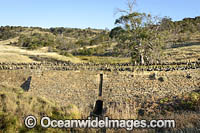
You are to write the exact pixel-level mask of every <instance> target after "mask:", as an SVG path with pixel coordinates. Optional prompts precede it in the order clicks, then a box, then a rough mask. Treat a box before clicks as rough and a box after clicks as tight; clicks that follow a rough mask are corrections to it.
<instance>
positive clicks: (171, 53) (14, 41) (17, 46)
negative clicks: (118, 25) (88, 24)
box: [0, 17, 200, 62]
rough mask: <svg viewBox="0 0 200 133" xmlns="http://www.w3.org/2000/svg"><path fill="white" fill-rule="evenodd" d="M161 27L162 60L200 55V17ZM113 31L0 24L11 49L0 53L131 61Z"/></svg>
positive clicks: (1, 42)
mask: <svg viewBox="0 0 200 133" xmlns="http://www.w3.org/2000/svg"><path fill="white" fill-rule="evenodd" d="M159 26H160V28H159V29H160V31H159V32H160V34H163V35H166V36H165V44H164V46H163V49H162V51H163V54H162V56H160V59H159V60H160V61H161V60H162V61H184V60H187V61H189V60H198V59H199V58H200V57H199V56H200V55H199V45H200V19H199V17H196V18H185V19H183V20H182V21H175V22H173V21H171V19H169V18H163V19H162V21H161V24H160V25H159ZM115 32H117V31H115ZM113 34H116V33H114V32H113V30H111V31H109V30H99V29H91V28H87V29H77V28H63V27H58V28H49V29H44V28H40V27H20V26H17V27H16V26H15V27H14V26H5V27H0V47H1V51H0V52H1V53H5V51H7V52H8V53H7V55H5V54H4V55H2V56H1V58H3V59H1V60H2V61H6V57H7V61H8V60H10V61H11V60H12V59H11V58H12V56H15V57H16V59H19V60H20V58H21V59H23V60H24V61H25V62H32V61H42V60H46V61H72V62H85V61H86V62H88V61H89V62H104V60H102V57H103V58H104V59H105V62H109V61H108V60H112V59H114V60H117V61H119V62H124V61H123V60H126V61H125V62H130V54H129V53H130V52H131V51H130V48H128V47H126V45H125V44H121V43H119V42H117V40H116V39H114V38H113V36H114V35H113ZM9 49H10V50H9ZM21 49H22V50H21ZM25 53H26V54H25ZM35 55H38V56H35ZM114 62H115V61H114Z"/></svg>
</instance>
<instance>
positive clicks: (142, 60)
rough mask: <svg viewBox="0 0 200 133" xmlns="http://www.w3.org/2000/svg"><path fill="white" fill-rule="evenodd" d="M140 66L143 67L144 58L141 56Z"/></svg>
mask: <svg viewBox="0 0 200 133" xmlns="http://www.w3.org/2000/svg"><path fill="white" fill-rule="evenodd" d="M140 64H141V65H144V56H143V54H140Z"/></svg>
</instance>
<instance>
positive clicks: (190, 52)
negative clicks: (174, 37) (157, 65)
mask: <svg viewBox="0 0 200 133" xmlns="http://www.w3.org/2000/svg"><path fill="white" fill-rule="evenodd" d="M164 53H165V60H168V61H169V62H176V61H180V62H181V61H196V60H198V59H200V43H197V44H196V45H191V46H184V47H179V48H171V49H168V50H166V51H164Z"/></svg>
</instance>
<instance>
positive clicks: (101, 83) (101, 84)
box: [99, 74, 103, 97]
mask: <svg viewBox="0 0 200 133" xmlns="http://www.w3.org/2000/svg"><path fill="white" fill-rule="evenodd" d="M102 87H103V74H100V84H99V96H100V97H101V96H102Z"/></svg>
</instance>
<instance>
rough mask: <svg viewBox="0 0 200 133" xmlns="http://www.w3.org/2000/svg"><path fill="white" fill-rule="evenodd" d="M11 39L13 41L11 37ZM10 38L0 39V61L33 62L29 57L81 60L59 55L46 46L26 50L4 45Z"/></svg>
mask: <svg viewBox="0 0 200 133" xmlns="http://www.w3.org/2000/svg"><path fill="white" fill-rule="evenodd" d="M16 39H17V38H16ZM11 40H12V41H13V39H11ZM11 40H6V41H0V62H13V63H15V62H17V63H19V62H34V60H32V59H31V58H29V57H35V58H38V57H40V58H48V59H52V60H60V61H71V62H74V63H78V62H81V60H80V59H78V58H76V57H66V56H62V55H59V54H58V53H55V52H48V50H47V48H42V49H41V50H27V49H23V48H19V47H15V46H10V45H6V44H9V43H10V42H11ZM14 41H16V40H14Z"/></svg>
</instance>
